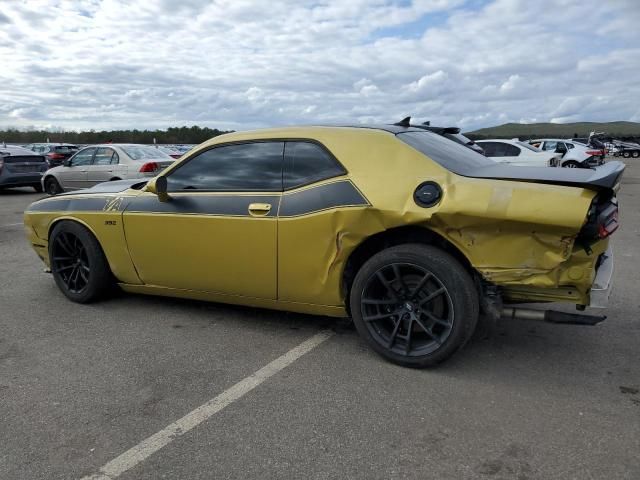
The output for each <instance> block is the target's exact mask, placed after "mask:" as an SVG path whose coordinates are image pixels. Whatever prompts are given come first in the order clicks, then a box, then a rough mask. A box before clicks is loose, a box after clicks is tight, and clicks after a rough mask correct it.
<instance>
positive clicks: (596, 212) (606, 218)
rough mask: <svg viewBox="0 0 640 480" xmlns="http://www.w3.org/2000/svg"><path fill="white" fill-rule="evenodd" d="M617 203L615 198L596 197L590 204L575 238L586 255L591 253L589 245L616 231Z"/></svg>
mask: <svg viewBox="0 0 640 480" xmlns="http://www.w3.org/2000/svg"><path fill="white" fill-rule="evenodd" d="M618 226H619V222H618V201H617V200H616V197H613V196H609V195H606V194H605V196H604V197H603V198H598V197H596V198H595V199H594V200H593V202H592V203H591V207H590V208H589V212H588V213H587V218H586V221H585V224H584V226H583V227H582V230H580V233H579V234H578V238H576V242H577V243H578V244H579V245H581V246H582V247H583V248H584V249H585V251H586V252H587V253H591V245H593V244H594V243H596V242H597V241H599V240H602V239H604V238H607V237H608V236H609V235H611V234H612V233H613V232H615V231H616V230H617V229H618Z"/></svg>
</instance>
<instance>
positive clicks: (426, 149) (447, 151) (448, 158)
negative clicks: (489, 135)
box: [396, 131, 495, 175]
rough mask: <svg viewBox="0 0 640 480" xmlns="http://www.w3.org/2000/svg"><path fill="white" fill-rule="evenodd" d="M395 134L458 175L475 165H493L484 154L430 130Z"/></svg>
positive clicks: (467, 171)
mask: <svg viewBox="0 0 640 480" xmlns="http://www.w3.org/2000/svg"><path fill="white" fill-rule="evenodd" d="M396 136H397V137H398V138H399V139H400V140H402V141H403V142H404V143H406V144H408V145H410V146H411V147H413V148H415V149H416V150H418V151H419V152H420V153H422V154H424V155H426V156H428V157H429V158H431V159H433V160H434V161H435V162H437V163H439V164H440V165H442V166H443V167H444V168H446V169H447V170H450V171H452V172H453V173H457V174H459V175H468V174H470V172H471V171H472V170H475V169H476V168H477V167H482V166H492V165H495V162H494V161H493V160H490V159H488V158H487V157H485V156H484V155H481V154H480V153H477V152H475V151H473V150H471V149H469V148H467V147H465V146H462V145H460V144H459V143H457V142H454V141H451V140H449V139H447V138H445V137H442V136H440V135H438V134H435V133H432V132H428V131H423V132H404V133H399V134H397V135H396Z"/></svg>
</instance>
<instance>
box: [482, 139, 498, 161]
mask: <svg viewBox="0 0 640 480" xmlns="http://www.w3.org/2000/svg"><path fill="white" fill-rule="evenodd" d="M478 144H479V145H480V146H481V147H482V149H483V150H484V154H485V155H486V156H487V157H495V156H496V143H495V142H479V143H478Z"/></svg>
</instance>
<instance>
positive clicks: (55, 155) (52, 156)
mask: <svg viewBox="0 0 640 480" xmlns="http://www.w3.org/2000/svg"><path fill="white" fill-rule="evenodd" d="M47 157H49V160H62V159H64V155H62V154H61V153H48V154H47Z"/></svg>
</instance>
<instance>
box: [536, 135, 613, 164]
mask: <svg viewBox="0 0 640 480" xmlns="http://www.w3.org/2000/svg"><path fill="white" fill-rule="evenodd" d="M529 143H530V144H531V145H533V146H534V147H537V148H539V149H540V150H544V151H545V152H554V153H559V154H560V155H562V161H561V162H560V166H561V167H566V168H591V167H595V166H597V165H602V164H603V163H604V160H601V158H600V151H599V150H594V149H593V148H588V147H587V146H586V145H584V144H582V143H579V142H572V141H569V140H563V139H560V138H541V139H537V140H529Z"/></svg>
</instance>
